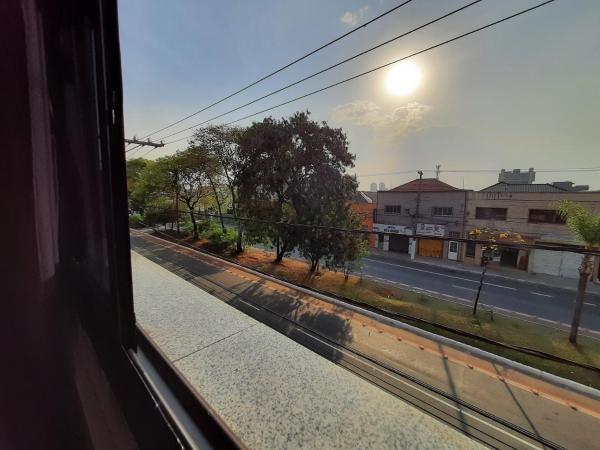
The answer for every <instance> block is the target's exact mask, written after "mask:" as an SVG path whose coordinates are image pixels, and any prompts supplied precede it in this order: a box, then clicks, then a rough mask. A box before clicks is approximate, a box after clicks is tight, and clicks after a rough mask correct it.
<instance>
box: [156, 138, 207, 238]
mask: <svg viewBox="0 0 600 450" xmlns="http://www.w3.org/2000/svg"><path fill="white" fill-rule="evenodd" d="M168 163H169V164H168V167H169V171H170V173H171V174H174V173H176V174H177V176H176V179H177V185H176V189H177V190H178V196H179V198H180V199H181V201H182V202H183V203H184V205H185V207H186V208H187V213H188V214H189V217H190V221H191V222H192V237H193V238H194V239H198V237H199V236H198V221H197V218H196V209H197V207H198V205H199V203H200V202H201V201H202V200H203V199H206V198H207V197H211V196H212V195H213V194H214V186H213V182H212V178H211V177H212V176H213V171H214V170H215V163H214V160H213V159H212V158H211V157H210V155H208V154H207V153H206V152H205V151H203V150H202V149H199V148H196V147H191V148H189V149H187V150H184V151H179V152H177V153H175V154H174V155H173V156H171V157H169V161H168Z"/></svg>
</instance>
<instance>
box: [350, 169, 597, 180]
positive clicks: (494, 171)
mask: <svg viewBox="0 0 600 450" xmlns="http://www.w3.org/2000/svg"><path fill="white" fill-rule="evenodd" d="M417 170H418V169H415V170H399V171H396V172H380V173H368V174H356V176H357V177H363V178H364V177H383V176H389V175H405V174H416V173H417ZM599 171H600V167H571V168H557V169H536V173H538V172H539V173H567V172H599ZM423 172H428V173H434V172H435V170H433V169H427V170H423ZM440 173H477V174H490V175H497V174H498V169H456V170H440Z"/></svg>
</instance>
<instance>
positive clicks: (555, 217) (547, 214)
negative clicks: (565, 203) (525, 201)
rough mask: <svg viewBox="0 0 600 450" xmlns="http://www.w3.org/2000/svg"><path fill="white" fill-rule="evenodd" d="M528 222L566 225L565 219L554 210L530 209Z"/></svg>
mask: <svg viewBox="0 0 600 450" xmlns="http://www.w3.org/2000/svg"><path fill="white" fill-rule="evenodd" d="M528 221H529V222H531V223H565V218H564V217H563V216H562V215H561V214H559V213H558V211H554V210H553V209H530V210H529V220H528Z"/></svg>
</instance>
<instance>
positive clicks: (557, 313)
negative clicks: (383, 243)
mask: <svg viewBox="0 0 600 450" xmlns="http://www.w3.org/2000/svg"><path fill="white" fill-rule="evenodd" d="M363 275H364V276H367V277H371V278H372V279H375V280H376V281H384V282H389V283H401V284H406V285H409V286H411V287H413V288H418V289H425V290H429V291H433V292H435V293H442V294H446V295H449V296H452V297H456V298H457V299H462V301H463V302H464V303H469V304H472V303H473V300H474V299H475V295H476V294H477V288H478V286H479V276H478V275H476V274H471V273H464V272H462V273H456V272H453V271H452V270H451V269H448V270H447V269H444V268H436V267H432V266H430V265H426V264H420V263H419V262H417V261H412V262H404V261H394V260H391V259H388V258H381V257H377V256H373V255H371V256H369V257H367V258H364V259H363ZM574 297H575V294H574V292H573V291H571V290H567V289H560V288H554V287H549V286H545V285H542V284H532V283H527V282H523V281H518V280H510V279H505V278H499V277H493V276H486V281H485V284H484V287H483V289H482V292H481V297H480V302H482V303H483V304H485V305H489V306H493V307H494V309H495V310H498V311H500V312H503V313H511V314H515V315H517V316H521V317H523V318H526V319H533V320H536V321H541V322H542V323H547V324H549V325H550V324H553V325H557V322H559V323H562V324H563V325H567V324H568V323H570V321H571V317H572V313H573V300H574ZM459 301H460V300H459ZM581 326H582V327H583V328H586V329H588V330H593V331H597V332H600V296H598V295H588V296H587V298H586V301H585V305H584V310H583V318H582V323H581ZM584 331H585V330H584ZM594 334H595V333H592V334H591V335H594ZM599 336H600V335H599Z"/></svg>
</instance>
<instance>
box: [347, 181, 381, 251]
mask: <svg viewBox="0 0 600 450" xmlns="http://www.w3.org/2000/svg"><path fill="white" fill-rule="evenodd" d="M351 206H352V209H353V210H354V212H356V213H357V214H358V215H359V217H360V220H361V228H362V229H363V230H369V231H373V217H374V211H375V210H376V209H377V192H376V191H357V192H356V195H355V196H354V198H353V200H352V205H351ZM369 242H370V245H371V246H373V245H374V244H375V242H376V236H375V235H373V234H370V235H369Z"/></svg>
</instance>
